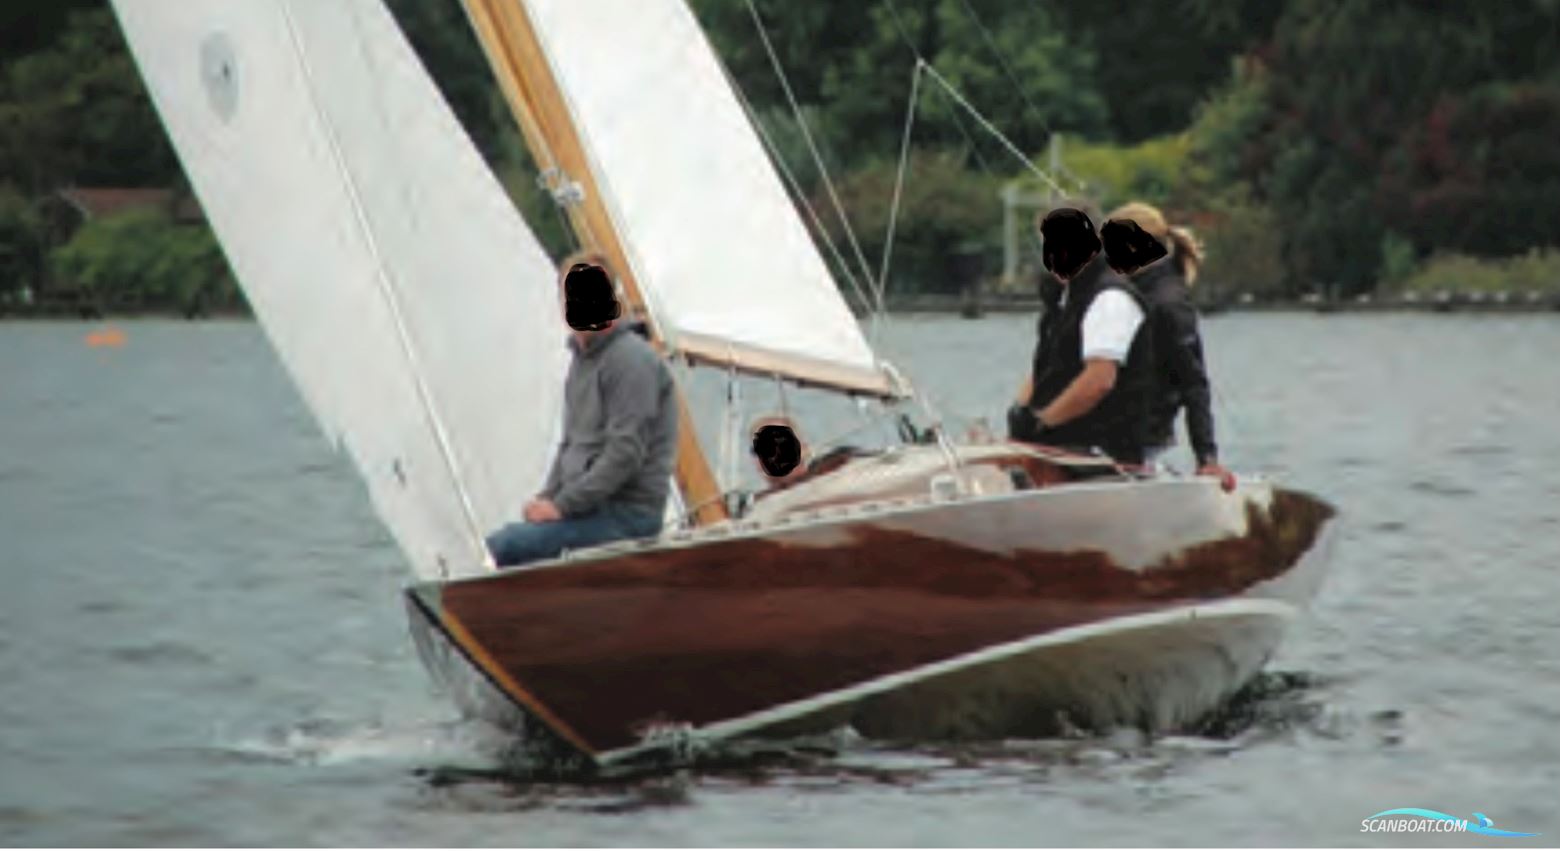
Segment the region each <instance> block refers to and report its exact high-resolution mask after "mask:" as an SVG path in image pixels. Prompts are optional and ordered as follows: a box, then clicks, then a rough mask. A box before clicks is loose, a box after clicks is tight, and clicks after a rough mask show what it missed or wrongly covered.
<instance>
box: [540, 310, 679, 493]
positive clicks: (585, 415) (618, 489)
mask: <svg viewBox="0 0 1560 851" xmlns="http://www.w3.org/2000/svg"><path fill="white" fill-rule="evenodd" d="M569 347H570V348H571V349H572V350H573V352H574V359H573V361H572V362H571V363H570V364H569V375H568V378H567V379H566V380H565V382H564V396H563V441H562V443H561V444H560V445H559V446H558V453H557V455H556V456H554V458H553V464H552V470H551V471H550V472H549V473H548V474H547V485H546V486H545V487H544V488H543V489H542V496H544V497H546V498H548V499H551V500H552V501H553V504H554V505H556V506H558V510H559V511H560V512H561V513H562V514H563V516H564V517H580V516H583V515H586V514H591V513H593V512H595V511H597V510H599V509H600V508H601V507H602V506H604V505H607V504H612V505H615V506H619V507H623V508H630V509H634V510H638V511H644V512H649V513H653V514H655V515H656V516H657V517H659V516H660V515H661V514H662V513H663V512H664V511H665V510H666V495H667V489H668V487H669V486H670V479H671V475H672V465H673V462H674V460H675V457H676V454H677V397H676V389H675V387H674V386H673V384H672V375H671V372H670V371H669V370H668V369H667V368H666V364H665V363H663V362H662V361H661V358H660V357H659V356H658V355H656V353H655V350H653V349H651V348H650V344H649V343H648V342H646V341H645V339H644V338H643V337H641V336H639V334H637V333H635V332H634V331H633V330H632V326H631V324H630V323H627V322H622V321H619V322H617V323H616V324H614V325H613V326H612V327H611V328H609V329H607V330H606V331H605V332H603V333H601V334H599V335H597V336H595V337H593V338H592V339H591V340H590V342H589V343H587V344H586V345H585V347H584V348H583V349H582V348H581V347H580V345H579V343H578V341H577V340H576V338H574V337H572V336H571V337H570V338H569Z"/></svg>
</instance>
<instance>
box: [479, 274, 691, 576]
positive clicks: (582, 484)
mask: <svg viewBox="0 0 1560 851" xmlns="http://www.w3.org/2000/svg"><path fill="white" fill-rule="evenodd" d="M568 268H569V271H568V273H567V275H566V277H565V281H564V287H565V305H566V313H567V318H568V320H569V324H570V326H571V327H572V328H573V329H574V330H573V333H572V334H571V336H570V339H569V347H570V349H571V350H572V351H573V353H574V358H573V360H572V362H571V363H570V364H569V373H568V377H567V379H566V380H565V382H564V401H563V441H562V443H561V444H560V445H559V447H558V452H557V455H556V456H554V458H553V464H552V469H551V471H550V472H549V473H548V474H547V483H546V485H545V486H544V487H543V488H542V491H541V493H539V494H537V496H536V497H535V498H534V499H532V500H531V501H530V502H528V503H526V505H525V509H524V511H523V516H524V521H523V522H516V523H510V524H508V525H506V526H504V527H503V528H501V529H499V530H498V531H496V532H494V533H493V534H491V535H489V536H488V539H487V545H488V549H489V550H490V551H491V552H492V553H493V558H494V560H495V561H497V562H498V565H499V566H500V567H513V566H516V565H521V564H526V563H528V562H533V561H540V560H543V559H550V558H556V557H557V556H558V555H560V554H561V553H562V552H563V551H564V550H566V549H579V548H581V547H590V546H595V545H597V544H604V543H608V542H610V541H616V540H621V539H623V538H641V537H648V536H651V535H654V534H656V533H657V532H659V531H660V529H661V519H662V516H663V514H664V513H665V510H666V497H667V490H668V488H669V487H670V479H671V474H672V465H673V461H674V457H675V455H676V452H677V398H676V388H675V387H674V385H673V384H672V376H671V372H670V371H669V370H668V369H667V368H666V364H665V363H664V362H662V360H661V358H660V357H659V356H658V355H657V354H656V353H655V350H654V349H652V348H651V347H650V344H649V343H648V342H647V341H646V340H645V339H644V338H643V337H641V336H640V335H639V334H638V333H636V332H635V328H634V327H633V325H632V323H630V322H626V321H623V320H621V319H619V318H618V316H619V313H620V311H621V308H620V307H619V306H618V305H617V301H616V298H615V295H614V294H613V291H612V282H611V278H610V276H609V275H608V274H607V273H606V271H605V270H604V269H603V268H602V267H601V266H600V265H595V264H589V263H575V264H571V265H570V266H569V267H568Z"/></svg>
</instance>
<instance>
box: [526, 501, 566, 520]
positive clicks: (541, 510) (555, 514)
mask: <svg viewBox="0 0 1560 851" xmlns="http://www.w3.org/2000/svg"><path fill="white" fill-rule="evenodd" d="M524 516H525V522H527V523H552V522H554V521H557V520H562V519H563V512H561V511H559V510H558V506H556V505H553V501H552V500H550V499H533V500H531V501H530V502H528V503H526V504H525V512H524Z"/></svg>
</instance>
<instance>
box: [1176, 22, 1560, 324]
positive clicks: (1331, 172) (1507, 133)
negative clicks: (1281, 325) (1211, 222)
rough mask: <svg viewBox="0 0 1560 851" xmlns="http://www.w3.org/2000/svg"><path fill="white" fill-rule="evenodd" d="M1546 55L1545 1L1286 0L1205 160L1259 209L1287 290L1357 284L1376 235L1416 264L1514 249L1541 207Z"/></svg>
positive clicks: (1373, 269) (1551, 121)
mask: <svg viewBox="0 0 1560 851" xmlns="http://www.w3.org/2000/svg"><path fill="white" fill-rule="evenodd" d="M1557 51H1560V4H1556V3H1553V2H1550V0H1513V2H1510V3H1492V4H1482V5H1480V4H1439V5H1437V4H1421V3H1410V2H1404V1H1403V0H1341V2H1338V0H1299V2H1295V3H1291V4H1288V5H1287V6H1285V7H1284V11H1283V15H1282V17H1281V18H1280V19H1279V20H1278V22H1277V24H1276V26H1275V28H1274V35H1273V39H1272V42H1271V43H1270V44H1268V45H1265V46H1264V47H1263V49H1262V50H1260V51H1259V52H1258V57H1259V60H1260V63H1261V65H1262V66H1263V71H1262V73H1261V75H1260V78H1258V77H1256V76H1253V77H1252V78H1251V79H1249V80H1247V81H1246V82H1245V84H1244V85H1245V88H1237V90H1236V92H1235V93H1231V94H1229V95H1228V97H1229V98H1233V99H1237V101H1236V102H1232V103H1226V104H1223V105H1222V107H1223V108H1226V109H1228V110H1230V111H1232V112H1234V113H1238V117H1240V118H1241V120H1240V121H1231V122H1230V123H1229V124H1228V127H1230V128H1236V127H1238V128H1240V129H1241V131H1242V132H1234V133H1230V134H1227V135H1226V136H1225V137H1224V138H1223V139H1219V140H1214V141H1211V142H1209V143H1208V144H1207V145H1206V146H1205V147H1204V148H1203V149H1202V150H1203V152H1204V154H1206V160H1205V161H1206V162H1209V163H1210V164H1212V166H1213V168H1214V170H1215V171H1216V172H1221V171H1222V172H1228V171H1229V170H1230V169H1231V168H1233V170H1234V174H1235V176H1236V177H1238V178H1239V179H1240V180H1241V181H1243V182H1246V183H1249V184H1250V186H1251V187H1252V189H1253V191H1254V195H1255V197H1256V199H1257V200H1258V201H1259V202H1261V203H1265V204H1270V205H1271V206H1272V209H1273V210H1274V211H1275V212H1276V213H1277V215H1278V217H1279V221H1280V222H1281V223H1282V226H1283V228H1284V233H1285V236H1286V244H1285V256H1286V264H1287V266H1288V267H1289V269H1290V272H1291V276H1292V277H1293V279H1294V281H1295V283H1296V284H1297V285H1300V286H1307V285H1311V284H1320V285H1333V284H1336V285H1338V286H1339V290H1338V291H1339V293H1340V294H1344V295H1347V294H1351V293H1354V292H1359V291H1363V290H1366V289H1369V288H1370V287H1371V286H1373V285H1374V283H1375V276H1376V274H1377V271H1378V269H1379V267H1380V261H1381V246H1382V240H1383V239H1384V237H1385V235H1386V233H1387V229H1388V228H1389V227H1390V228H1391V229H1392V230H1393V231H1394V232H1397V233H1399V234H1401V235H1402V236H1403V237H1405V238H1407V239H1409V240H1410V241H1412V242H1413V243H1414V245H1415V246H1416V249H1417V250H1418V251H1419V252H1421V253H1424V252H1427V251H1428V250H1430V249H1432V248H1434V247H1438V246H1441V245H1446V244H1450V245H1453V246H1466V247H1469V248H1470V250H1483V251H1487V252H1502V251H1511V250H1514V249H1520V247H1521V246H1522V244H1524V243H1526V244H1529V245H1531V244H1533V242H1532V240H1534V239H1539V238H1541V237H1540V234H1539V231H1541V230H1542V226H1539V225H1522V224H1519V226H1517V227H1511V226H1510V224H1511V223H1512V222H1518V223H1520V222H1522V221H1523V220H1524V219H1526V220H1532V221H1544V220H1546V219H1548V220H1550V221H1552V220H1553V214H1554V210H1555V207H1554V202H1553V200H1552V198H1553V197H1554V191H1555V187H1556V184H1555V182H1554V174H1555V157H1554V154H1553V153H1552V145H1550V144H1549V143H1547V142H1545V141H1543V140H1544V139H1547V138H1551V137H1552V136H1553V133H1554V132H1555V131H1554V128H1555V127H1557V126H1560V125H1557V124H1556V118H1557V111H1556V105H1557V101H1556V100H1555V99H1554V97H1553V96H1552V93H1553V92H1554V91H1555V86H1556V84H1557V82H1560V80H1557V73H1560V71H1557V68H1560V65H1557V63H1556V62H1555V60H1554V57H1555V56H1556V55H1557ZM1513 86H1514V87H1515V88H1513ZM1239 98H1252V99H1255V100H1257V101H1259V103H1257V104H1251V103H1244V104H1242V103H1239V102H1238V99H1239ZM1242 121H1245V122H1246V123H1242ZM1453 128H1455V130H1454V129H1453Z"/></svg>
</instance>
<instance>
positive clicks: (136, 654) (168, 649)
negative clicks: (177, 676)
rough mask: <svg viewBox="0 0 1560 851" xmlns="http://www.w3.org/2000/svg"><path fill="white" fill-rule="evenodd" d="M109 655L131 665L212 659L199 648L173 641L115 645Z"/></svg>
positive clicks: (192, 662) (196, 661) (195, 661)
mask: <svg viewBox="0 0 1560 851" xmlns="http://www.w3.org/2000/svg"><path fill="white" fill-rule="evenodd" d="M108 656H109V658H110V659H113V660H114V661H116V662H123V663H125V664H130V665H172V666H180V665H191V664H196V665H209V664H211V661H212V660H211V657H210V656H207V655H206V654H205V652H203V651H201V650H200V649H199V648H196V647H191V646H189V645H188V644H179V643H177V642H172V641H159V642H155V643H152V644H138V645H133V646H128V647H115V648H112V649H110V650H109V651H108Z"/></svg>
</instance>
